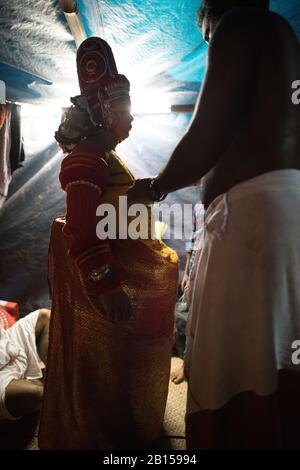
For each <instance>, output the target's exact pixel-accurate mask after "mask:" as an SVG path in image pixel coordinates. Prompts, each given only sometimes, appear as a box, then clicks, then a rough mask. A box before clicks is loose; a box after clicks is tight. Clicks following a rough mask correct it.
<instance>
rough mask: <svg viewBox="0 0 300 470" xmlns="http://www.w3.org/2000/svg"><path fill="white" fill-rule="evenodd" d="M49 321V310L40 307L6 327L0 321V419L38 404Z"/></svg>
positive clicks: (41, 391) (10, 416)
mask: <svg viewBox="0 0 300 470" xmlns="http://www.w3.org/2000/svg"><path fill="white" fill-rule="evenodd" d="M49 321H50V310H48V309H46V308H41V309H39V310H36V311H35V312H32V313H30V314H29V315H27V316H26V317H24V318H22V319H21V320H19V321H17V322H16V323H14V324H13V325H12V326H11V327H10V328H8V329H5V328H4V327H3V326H2V325H1V324H0V420H14V419H18V418H21V417H22V416H23V415H26V414H30V413H32V412H34V411H37V410H39V408H40V406H41V403H42V398H43V383H42V381H41V379H42V377H43V374H42V370H41V361H42V362H43V363H44V364H45V365H46V362H47V350H48V336H49Z"/></svg>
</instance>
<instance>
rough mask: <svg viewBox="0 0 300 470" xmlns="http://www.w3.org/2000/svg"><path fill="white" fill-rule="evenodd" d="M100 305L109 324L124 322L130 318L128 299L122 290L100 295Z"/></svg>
mask: <svg viewBox="0 0 300 470" xmlns="http://www.w3.org/2000/svg"><path fill="white" fill-rule="evenodd" d="M100 304H101V305H102V306H103V308H104V311H105V316H106V318H107V320H109V321H111V322H118V321H126V320H129V318H130V317H131V316H132V309H131V305H130V300H129V297H128V295H127V294H126V293H125V292H124V291H123V290H122V289H120V290H117V291H114V292H107V293H105V294H101V296H100Z"/></svg>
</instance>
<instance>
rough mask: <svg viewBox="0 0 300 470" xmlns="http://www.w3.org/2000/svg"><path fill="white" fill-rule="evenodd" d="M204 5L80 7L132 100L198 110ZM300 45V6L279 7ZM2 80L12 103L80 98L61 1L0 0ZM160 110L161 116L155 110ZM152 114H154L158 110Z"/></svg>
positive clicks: (293, 0) (279, 0) (161, 1)
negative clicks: (129, 89) (110, 51)
mask: <svg viewBox="0 0 300 470" xmlns="http://www.w3.org/2000/svg"><path fill="white" fill-rule="evenodd" d="M199 4H200V0H79V1H78V7H79V11H80V14H81V17H82V20H83V24H84V27H85V29H86V32H87V34H88V36H90V35H100V36H102V37H103V38H104V39H106V40H107V41H108V42H109V43H110V45H111V46H112V48H113V51H114V53H115V56H116V60H117V64H118V68H119V71H120V72H121V73H124V74H126V75H128V78H129V79H130V81H131V82H132V93H133V99H134V100H136V102H137V103H138V102H141V101H144V102H145V100H146V104H147V103H148V106H151V105H152V106H153V104H155V103H156V105H158V104H159V105H160V106H163V105H165V104H166V103H167V104H168V103H170V104H179V103H183V104H191V103H194V101H195V96H196V94H197V91H198V90H199V87H200V83H201V80H202V78H203V74H204V69H205V59H206V51H207V46H206V45H205V43H204V42H203V40H202V36H201V34H200V32H199V30H198V28H197V24H196V12H197V9H198V8H199ZM271 8H272V10H274V11H277V12H279V13H280V14H282V15H283V16H285V17H286V18H287V19H288V20H289V21H290V22H291V23H292V25H293V27H294V28H295V30H296V32H297V34H298V37H299V38H300V2H299V0H288V1H286V0H273V1H271ZM0 38H1V45H2V47H1V50H0V79H2V80H4V81H5V82H6V84H7V98H8V99H10V100H12V101H19V102H33V101H35V102H42V101H44V102H45V101H46V100H48V99H51V100H56V101H60V102H64V103H66V99H67V97H69V96H70V95H72V94H76V93H78V87H77V79H76V69H75V53H76V48H75V43H74V40H73V37H72V36H71V33H70V31H69V28H68V25H67V23H66V20H65V18H64V15H63V14H62V12H61V10H60V8H59V2H58V0H10V1H9V2H7V1H6V0H0ZM153 110H155V109H153ZM151 111H152V109H151Z"/></svg>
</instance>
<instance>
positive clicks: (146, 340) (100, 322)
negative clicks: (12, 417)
mask: <svg viewBox="0 0 300 470" xmlns="http://www.w3.org/2000/svg"><path fill="white" fill-rule="evenodd" d="M64 224H65V220H64V218H60V219H56V221H55V222H54V224H53V227H52V234H51V241H50V252H49V267H50V276H51V281H52V286H53V299H52V300H53V304H52V315H51V325H50V346H49V352H48V363H47V377H46V383H45V391H44V404H43V409H42V415H41V424H40V434H39V445H40V447H41V448H42V449H122V448H138V447H145V446H147V445H148V444H149V442H151V441H153V440H154V439H155V438H157V436H158V435H159V432H160V430H161V427H162V423H163V417H164V411H165V405H166V400H167V394H168V382H169V372H170V359H171V348H172V339H173V316H174V303H175V297H176V289H177V279H178V271H177V270H178V268H177V257H176V255H175V253H174V252H173V251H172V250H169V249H168V248H167V247H166V246H165V245H164V244H163V243H161V242H159V241H157V240H156V241H153V243H152V247H151V242H150V243H149V245H148V246H146V245H145V244H144V243H143V242H141V241H132V240H115V241H111V247H112V251H113V255H114V259H115V260H116V263H117V264H118V267H119V268H121V267H122V269H123V273H124V279H125V281H124V282H123V288H124V289H125V290H126V292H127V293H128V295H129V297H130V300H131V304H132V306H133V311H134V316H133V318H132V319H131V320H130V321H128V322H121V323H117V324H113V323H110V322H108V321H107V320H105V318H104V317H103V316H102V312H101V311H99V310H97V309H96V308H94V307H93V305H92V303H91V302H90V301H89V299H88V297H87V296H86V295H85V294H84V290H83V289H82V288H81V281H80V276H79V271H78V270H77V268H76V265H75V263H74V261H73V260H72V259H71V258H70V257H69V256H68V255H67V244H66V238H65V237H64V235H63V227H64Z"/></svg>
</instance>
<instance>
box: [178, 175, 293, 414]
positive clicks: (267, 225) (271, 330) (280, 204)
mask: <svg viewBox="0 0 300 470" xmlns="http://www.w3.org/2000/svg"><path fill="white" fill-rule="evenodd" d="M197 263H198V265H197V271H196V277H195V283H194V288H193V297H192V305H191V315H190V321H189V327H188V334H189V346H188V351H187V355H186V373H187V376H188V385H189V392H188V408H187V411H188V413H194V412H197V411H201V410H216V409H218V408H220V407H222V406H223V405H225V404H226V403H227V402H228V401H229V400H230V399H231V398H232V397H233V396H234V395H236V394H238V393H240V392H243V391H254V392H256V393H257V394H258V395H261V396H265V395H268V394H270V393H273V392H274V391H275V390H276V388H277V377H278V371H279V370H281V369H289V370H294V371H299V372H300V366H299V365H294V364H293V362H292V354H293V350H292V343H293V342H294V341H295V340H299V339H300V171H298V170H292V169H291V170H278V171H273V172H270V173H266V174H262V175H260V176H258V177H256V178H253V179H251V180H248V181H246V182H244V183H241V184H238V185H236V186H235V187H233V188H232V189H231V190H230V191H229V192H228V193H226V194H225V195H221V196H219V197H217V198H216V199H215V200H214V201H213V202H212V204H211V205H210V207H209V208H208V210H207V213H206V222H205V239H204V245H203V249H202V251H201V255H200V257H199V259H198V260H197Z"/></svg>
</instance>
